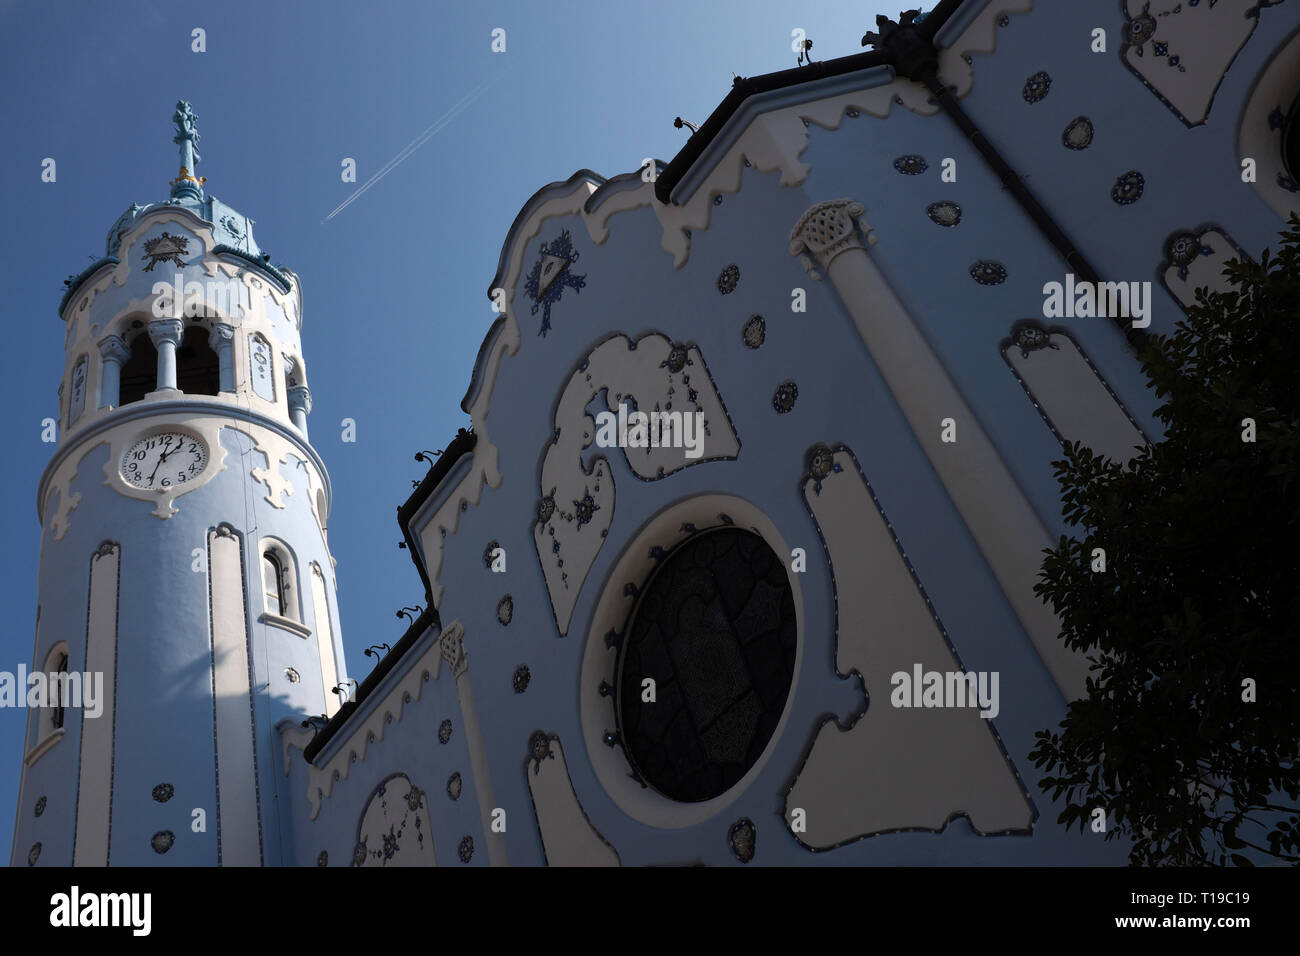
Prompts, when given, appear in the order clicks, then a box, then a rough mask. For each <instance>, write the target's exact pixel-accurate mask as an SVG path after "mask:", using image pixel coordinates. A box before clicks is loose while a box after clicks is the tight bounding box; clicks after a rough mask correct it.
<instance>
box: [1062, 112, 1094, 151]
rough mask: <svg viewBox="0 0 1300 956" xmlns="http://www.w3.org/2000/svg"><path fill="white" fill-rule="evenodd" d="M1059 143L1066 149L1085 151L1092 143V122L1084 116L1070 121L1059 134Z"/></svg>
mask: <svg viewBox="0 0 1300 956" xmlns="http://www.w3.org/2000/svg"><path fill="white" fill-rule="evenodd" d="M1061 142H1062V144H1064V146H1065V147H1066V149H1087V148H1088V146H1089V144H1091V143H1092V120H1090V119H1088V117H1086V116H1076V117H1075V118H1074V119H1072V120H1070V125H1069V126H1067V127H1065V132H1063V133H1062V134H1061Z"/></svg>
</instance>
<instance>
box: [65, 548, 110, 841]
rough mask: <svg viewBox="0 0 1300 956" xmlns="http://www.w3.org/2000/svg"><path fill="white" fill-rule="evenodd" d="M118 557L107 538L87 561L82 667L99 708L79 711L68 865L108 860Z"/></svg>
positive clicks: (66, 719) (66, 717) (69, 715)
mask: <svg viewBox="0 0 1300 956" xmlns="http://www.w3.org/2000/svg"><path fill="white" fill-rule="evenodd" d="M121 561H122V549H121V546H120V545H117V544H114V543H110V542H107V541H105V542H104V543H103V544H102V545H100V547H99V550H98V551H96V552H95V555H94V557H92V558H91V559H90V609H89V613H88V614H87V618H86V666H85V671H86V673H88V674H97V675H99V678H98V679H100V680H102V681H103V694H104V708H103V710H102V711H100V714H99V716H98V717H91V716H90V715H89V714H87V713H86V711H85V710H84V709H83V710H82V711H81V754H80V768H79V772H78V776H77V818H76V819H77V823H76V833H75V836H74V838H73V840H74V842H73V850H72V865H73V866H108V863H109V860H108V835H109V826H110V824H111V822H112V815H113V707H114V705H115V701H114V699H113V691H114V688H115V687H116V686H117V593H118V574H119V573H120V567H121ZM69 666H70V667H74V665H71V664H69ZM74 669H75V667H74ZM70 717H71V714H68V715H65V717H64V723H65V726H66V724H67V722H68V720H69V718H70Z"/></svg>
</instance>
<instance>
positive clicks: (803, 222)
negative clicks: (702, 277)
mask: <svg viewBox="0 0 1300 956" xmlns="http://www.w3.org/2000/svg"><path fill="white" fill-rule="evenodd" d="M863 211H864V210H863V207H862V205H861V204H860V203H857V202H854V201H853V200H851V199H838V200H833V201H830V202H822V203H818V204H817V205H815V206H813V207H812V208H811V209H809V210H808V211H807V212H806V213H804V214H803V216H802V217H801V218H800V219H799V222H798V223H797V224H796V225H795V227H794V230H793V231H792V232H791V234H790V252H791V254H792V255H798V256H801V257H802V260H803V263H804V267H805V268H806V269H807V270H808V271H809V272H811V273H812V274H813V277H814V278H815V279H816V278H819V277H818V276H817V274H816V272H815V271H814V267H817V268H821V269H822V270H824V271H825V273H826V275H827V277H828V278H829V279H830V281H831V284H832V285H833V286H834V287H835V291H836V292H837V293H838V294H839V296H840V299H841V301H842V302H843V303H844V306H845V308H846V309H847V310H848V312H849V315H851V316H852V317H853V322H854V324H855V325H856V326H857V328H858V334H859V335H861V336H862V341H863V343H865V344H866V346H867V351H868V352H870V353H871V357H872V358H873V359H874V360H875V362H876V365H877V366H879V368H880V371H881V374H882V375H883V376H884V378H885V382H886V384H887V385H888V386H889V390H890V391H891V392H892V393H893V395H894V400H895V401H897V402H898V405H899V407H900V408H901V409H902V411H903V414H904V416H905V417H906V418H907V421H908V424H909V425H911V427H912V431H913V432H914V433H915V434H916V438H917V441H919V442H920V444H921V447H922V448H923V449H924V450H925V453H926V456H927V457H928V458H929V459H930V463H931V464H932V465H933V466H934V470H935V471H936V472H937V473H938V475H939V479H940V480H941V481H942V482H943V485H944V488H945V489H947V492H948V496H949V497H950V498H951V499H952V502H953V504H954V505H955V506H956V508H957V511H958V512H959V513H960V514H961V516H962V520H963V521H964V522H965V523H966V526H967V527H968V528H969V529H970V531H971V534H972V536H973V537H974V538H975V541H976V543H977V544H978V545H979V548H980V550H981V551H982V552H983V554H984V558H985V560H986V561H987V562H988V564H989V567H990V569H991V570H992V571H993V574H994V576H995V577H996V578H997V581H998V584H999V585H1000V586H1001V588H1002V591H1003V593H1005V594H1006V597H1007V600H1008V601H1009V602H1010V604H1011V606H1012V608H1013V609H1014V610H1015V612H1016V616H1017V617H1018V618H1019V619H1020V623H1021V624H1022V625H1023V626H1024V628H1025V631H1026V632H1027V633H1028V635H1029V639H1030V640H1031V641H1032V642H1033V644H1034V647H1035V648H1036V649H1037V651H1038V654H1039V656H1040V657H1041V658H1042V660H1043V663H1044V664H1045V665H1046V666H1047V669H1048V670H1049V671H1050V672H1051V675H1052V678H1053V679H1054V680H1055V682H1056V686H1057V687H1058V688H1060V691H1061V693H1062V694H1063V695H1064V696H1065V698H1066V700H1067V701H1068V700H1074V699H1075V698H1078V697H1082V696H1083V694H1084V692H1085V677H1086V675H1087V672H1088V671H1087V662H1086V661H1085V660H1084V659H1083V658H1082V657H1081V656H1079V655H1077V654H1075V653H1073V652H1071V651H1069V650H1067V649H1066V647H1065V645H1064V644H1063V643H1062V642H1061V641H1060V640H1059V639H1058V635H1059V633H1060V622H1059V621H1058V620H1057V617H1056V615H1055V614H1054V613H1053V612H1052V610H1051V609H1050V608H1049V607H1048V606H1047V605H1045V604H1043V603H1042V602H1041V601H1040V600H1039V599H1038V597H1037V596H1036V595H1035V594H1034V592H1033V586H1034V583H1035V582H1036V581H1037V579H1038V570H1039V567H1040V565H1041V564H1042V559H1043V555H1042V552H1043V549H1045V548H1050V547H1052V545H1053V542H1052V540H1051V538H1050V537H1049V536H1048V534H1047V530H1046V529H1045V528H1044V527H1043V525H1042V522H1041V521H1039V519H1038V515H1037V514H1036V513H1035V512H1034V510H1033V508H1032V506H1031V505H1030V504H1029V501H1028V500H1027V499H1026V498H1025V495H1024V493H1023V492H1022V491H1021V490H1020V488H1019V486H1018V485H1017V484H1016V481H1015V479H1014V478H1013V477H1012V475H1011V472H1010V471H1008V470H1007V467H1006V465H1005V464H1004V463H1003V461H1002V458H1001V456H1000V455H999V454H998V452H997V450H996V449H995V448H994V447H993V443H992V442H991V441H990V440H989V437H988V435H986V434H985V433H984V430H983V428H981V427H980V424H979V421H978V420H977V419H976V418H975V415H974V414H973V413H972V412H971V410H970V408H968V407H967V405H966V402H965V401H964V400H963V399H962V397H961V394H960V393H959V392H958V391H957V387H956V385H954V384H953V381H952V379H951V378H950V377H949V375H948V372H947V370H946V369H945V368H944V367H943V365H942V363H940V361H939V359H938V357H937V356H936V355H935V354H934V352H933V351H932V350H931V348H930V346H929V344H928V343H927V342H926V341H925V338H924V337H923V336H922V335H921V332H920V330H919V329H918V328H917V327H916V323H915V322H913V321H912V317H911V316H910V315H908V313H907V309H906V308H905V307H904V306H903V303H902V302H900V301H899V299H898V296H896V295H895V294H894V290H893V289H892V288H891V287H890V285H889V283H888V282H886V281H885V278H884V276H883V275H881V273H880V270H879V269H878V268H876V264H875V263H874V262H873V261H872V260H871V257H870V256H869V255H868V254H867V250H866V246H865V245H864V244H863V241H862V236H861V234H860V233H859V231H858V225H859V217H861V216H862V213H863ZM869 231H870V228H869V227H865V228H864V229H863V232H869ZM810 256H811V258H810ZM814 259H815V263H814V261H813V260H814ZM990 354H992V353H990ZM945 418H951V419H953V420H954V421H955V422H956V438H957V440H956V441H955V442H948V443H946V442H943V441H941V440H940V431H941V426H940V423H941V422H942V421H943V419H945Z"/></svg>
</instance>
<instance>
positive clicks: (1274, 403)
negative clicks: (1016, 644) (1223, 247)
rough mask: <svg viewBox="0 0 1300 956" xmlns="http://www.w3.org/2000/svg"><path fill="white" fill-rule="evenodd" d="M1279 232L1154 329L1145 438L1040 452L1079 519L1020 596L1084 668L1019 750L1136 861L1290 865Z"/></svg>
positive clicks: (1292, 695)
mask: <svg viewBox="0 0 1300 956" xmlns="http://www.w3.org/2000/svg"><path fill="white" fill-rule="evenodd" d="M1281 239H1282V243H1281V246H1280V250H1279V253H1278V255H1277V256H1276V257H1272V258H1270V256H1269V253H1268V250H1267V249H1266V250H1265V251H1264V254H1263V256H1262V257H1261V259H1260V261H1259V263H1254V262H1251V261H1249V260H1246V261H1241V260H1234V261H1232V262H1231V263H1229V264H1228V265H1227V266H1226V268H1225V269H1224V275H1225V276H1227V277H1228V278H1229V280H1230V288H1229V289H1228V290H1227V291H1224V292H1211V293H1207V290H1205V289H1199V290H1197V295H1196V304H1195V305H1194V306H1192V307H1191V308H1190V309H1189V310H1188V316H1187V318H1186V320H1185V321H1182V322H1180V323H1178V325H1177V328H1176V330H1175V333H1174V334H1173V335H1170V336H1151V338H1150V340H1149V342H1148V344H1147V346H1146V347H1145V348H1144V350H1143V352H1142V355H1141V361H1142V368H1143V372H1144V373H1145V374H1146V375H1147V377H1148V378H1149V379H1150V382H1151V385H1152V387H1153V388H1154V389H1155V393H1156V395H1157V396H1158V397H1160V398H1162V399H1163V400H1164V404H1163V405H1161V406H1160V408H1159V409H1158V410H1157V412H1156V416H1157V418H1158V419H1159V420H1160V421H1161V422H1162V424H1163V425H1164V436H1163V438H1162V439H1161V440H1160V441H1159V442H1157V443H1155V444H1153V445H1150V446H1148V447H1146V448H1145V449H1143V450H1142V452H1141V453H1139V455H1138V456H1137V457H1136V458H1135V459H1134V460H1133V461H1132V462H1131V463H1129V464H1128V465H1121V464H1117V463H1115V462H1113V461H1109V460H1105V459H1103V458H1102V457H1101V456H1099V455H1094V454H1092V452H1091V450H1090V449H1088V448H1085V447H1083V446H1082V445H1080V444H1078V443H1075V444H1073V445H1069V446H1067V448H1066V457H1065V459H1064V460H1062V461H1058V462H1055V463H1054V465H1055V468H1056V476H1057V479H1058V481H1059V483H1060V486H1061V494H1062V501H1063V506H1064V507H1063V510H1064V515H1065V518H1066V520H1067V522H1069V523H1070V524H1071V525H1072V526H1074V527H1075V528H1078V529H1081V533H1080V534H1078V535H1077V536H1076V537H1074V538H1069V537H1066V536H1062V537H1061V539H1060V542H1059V544H1058V546H1057V547H1056V548H1055V549H1053V550H1051V551H1048V552H1046V557H1045V559H1044V561H1043V566H1042V570H1041V571H1040V574H1039V578H1040V580H1039V583H1038V584H1037V585H1035V589H1034V590H1035V592H1036V593H1037V594H1038V595H1039V597H1040V598H1041V599H1042V600H1044V601H1045V602H1047V603H1050V605H1051V606H1052V608H1053V609H1054V610H1055V611H1056V612H1057V614H1058V615H1059V616H1060V619H1061V627H1062V630H1061V639H1062V640H1063V641H1065V643H1066V645H1067V646H1069V647H1070V648H1072V649H1074V650H1076V651H1078V652H1081V653H1083V654H1084V655H1085V656H1086V657H1087V658H1088V660H1089V661H1090V662H1091V675H1090V677H1089V679H1088V681H1087V693H1086V696H1085V697H1083V698H1082V699H1080V700H1077V701H1074V702H1072V703H1071V704H1070V706H1069V710H1068V711H1067V715H1066V717H1065V719H1064V720H1063V721H1062V722H1061V724H1060V728H1059V732H1054V731H1047V730H1044V731H1039V732H1038V734H1036V739H1037V743H1036V745H1035V748H1034V750H1033V751H1032V752H1031V753H1030V759H1031V760H1032V761H1033V762H1034V764H1035V765H1036V766H1038V767H1040V768H1042V769H1044V771H1045V772H1046V776H1045V777H1044V778H1043V780H1042V781H1041V782H1040V784H1039V786H1040V787H1041V788H1042V789H1043V790H1044V791H1052V795H1053V799H1059V798H1060V797H1061V795H1062V794H1064V795H1065V797H1066V805H1065V809H1064V810H1063V812H1062V813H1061V815H1060V817H1059V819H1058V822H1060V823H1063V824H1065V825H1066V826H1067V828H1068V827H1070V826H1072V825H1074V824H1075V823H1077V824H1078V825H1079V827H1080V829H1081V830H1086V829H1087V828H1088V824H1089V822H1090V821H1091V820H1093V819H1094V811H1095V809H1096V808H1098V807H1101V808H1104V809H1105V810H1106V813H1107V817H1106V819H1107V830H1106V839H1116V838H1127V839H1129V840H1130V841H1131V844H1132V845H1131V848H1130V854H1129V859H1130V862H1131V863H1133V864H1136V865H1147V866H1151V865H1162V864H1166V865H1197V864H1218V865H1224V864H1227V863H1228V862H1229V861H1231V862H1232V863H1235V864H1237V865H1242V866H1245V865H1253V863H1254V862H1263V861H1269V862H1278V861H1285V862H1291V863H1296V862H1300V818H1298V817H1297V813H1298V812H1300V807H1298V806H1297V803H1300V763H1298V762H1297V752H1298V751H1300V639H1298V638H1300V634H1298V632H1300V626H1298V624H1297V621H1298V620H1300V534H1297V532H1300V528H1298V527H1297V519H1298V518H1300V480H1297V479H1298V478H1300V475H1298V474H1297V460H1296V450H1297V443H1298V441H1300V387H1297V386H1298V385H1300V381H1298V379H1297V371H1298V370H1300V219H1297V218H1296V217H1295V216H1292V217H1291V220H1290V222H1289V223H1288V225H1287V227H1286V229H1285V230H1284V231H1283V233H1282V236H1281ZM1096 548H1101V549H1103V550H1104V558H1105V570H1104V571H1100V570H1094V567H1095V566H1096V565H1097V562H1096V553H1095V552H1094V549H1096Z"/></svg>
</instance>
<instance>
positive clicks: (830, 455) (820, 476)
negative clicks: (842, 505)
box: [807, 445, 844, 495]
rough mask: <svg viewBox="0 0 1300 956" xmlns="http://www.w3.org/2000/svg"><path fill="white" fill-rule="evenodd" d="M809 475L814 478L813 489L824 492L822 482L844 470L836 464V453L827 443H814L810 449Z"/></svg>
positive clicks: (818, 492) (819, 492)
mask: <svg viewBox="0 0 1300 956" xmlns="http://www.w3.org/2000/svg"><path fill="white" fill-rule="evenodd" d="M807 467H808V476H809V477H810V478H812V480H813V490H814V491H815V492H816V493H817V494H819V495H820V494H821V493H822V482H823V481H825V480H826V479H827V478H829V477H830V476H831V475H832V474H835V473H837V472H840V471H843V470H844V469H842V468H841V467H840V466H839V465H837V464H835V453H834V452H833V451H831V450H830V449H829V448H828V447H827V446H825V445H814V446H813V447H812V448H811V449H809V451H808V461H807Z"/></svg>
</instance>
